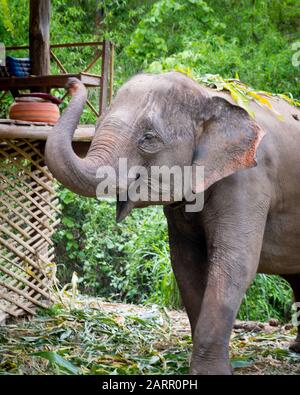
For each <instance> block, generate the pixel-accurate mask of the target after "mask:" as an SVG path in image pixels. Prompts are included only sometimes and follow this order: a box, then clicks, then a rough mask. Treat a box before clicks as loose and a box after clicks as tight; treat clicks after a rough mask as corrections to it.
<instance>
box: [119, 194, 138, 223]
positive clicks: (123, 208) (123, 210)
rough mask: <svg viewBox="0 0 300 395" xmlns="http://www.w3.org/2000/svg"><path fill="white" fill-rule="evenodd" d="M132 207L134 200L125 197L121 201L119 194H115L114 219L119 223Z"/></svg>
mask: <svg viewBox="0 0 300 395" xmlns="http://www.w3.org/2000/svg"><path fill="white" fill-rule="evenodd" d="M133 208H134V202H132V201H131V200H129V199H127V200H126V201H121V200H120V199H119V195H118V196H117V210H116V221H117V222H118V223H119V222H121V221H123V220H124V219H125V218H126V217H127V216H128V215H129V214H130V213H131V211H132V209H133Z"/></svg>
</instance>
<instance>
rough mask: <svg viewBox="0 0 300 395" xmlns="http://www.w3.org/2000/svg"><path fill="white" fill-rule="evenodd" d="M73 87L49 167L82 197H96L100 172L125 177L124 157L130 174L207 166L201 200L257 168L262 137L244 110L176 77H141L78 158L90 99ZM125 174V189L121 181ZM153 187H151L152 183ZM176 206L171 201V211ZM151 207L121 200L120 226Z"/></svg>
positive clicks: (51, 140) (50, 147)
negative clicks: (79, 131) (77, 135)
mask: <svg viewBox="0 0 300 395" xmlns="http://www.w3.org/2000/svg"><path fill="white" fill-rule="evenodd" d="M68 85H69V89H70V91H71V94H72V96H73V97H72V100H71V102H70V104H69V106H68V107H67V109H66V110H65V112H64V113H63V115H62V117H61V118H60V120H59V122H58V123H57V125H56V126H55V127H54V130H53V132H51V134H50V135H49V137H48V140H47V144H46V163H47V165H48V167H49V169H50V170H51V172H52V173H53V175H54V176H55V177H56V178H57V179H58V180H59V181H60V182H61V183H62V184H64V185H65V186H66V187H67V188H69V189H71V190H72V191H74V192H76V193H78V194H80V195H83V196H90V197H95V196H96V191H97V185H98V183H99V179H98V178H97V170H98V169H99V168H101V167H103V166H105V167H107V166H110V167H111V168H113V169H115V170H116V172H117V173H118V160H119V159H120V158H126V159H127V165H128V169H130V168H132V167H137V166H138V167H141V166H142V167H143V168H146V169H148V170H149V169H150V168H152V167H153V166H167V167H173V166H178V167H179V168H181V169H183V168H184V167H185V166H191V168H192V169H194V170H195V169H196V168H197V166H204V172H205V173H204V174H205V177H204V185H199V184H197V182H196V181H195V178H194V181H193V185H192V187H193V191H194V192H196V193H200V192H204V191H205V190H206V189H207V188H209V187H210V186H211V185H212V184H214V183H215V182H217V181H219V180H221V179H222V178H224V177H227V176H229V175H231V174H233V173H235V172H237V171H239V170H242V169H246V168H250V167H253V166H255V165H256V161H255V154H256V150H257V147H258V144H259V142H260V140H261V139H262V137H263V135H264V132H263V130H262V129H261V128H260V127H259V126H258V125H257V123H256V122H255V121H254V120H253V119H251V118H250V117H249V115H248V114H247V112H246V111H244V110H243V109H242V108H240V107H238V106H235V105H232V104H231V103H230V102H229V101H227V100H225V99H224V98H221V97H218V96H216V95H214V94H213V93H211V91H209V90H208V89H206V88H204V87H201V86H200V85H198V84H197V83H196V82H195V81H193V80H192V79H190V78H188V77H187V76H185V75H183V74H181V73H177V72H170V73H165V74H161V75H151V74H139V75H136V76H135V77H133V78H132V79H130V80H129V81H128V82H127V83H126V84H124V85H123V87H121V88H120V89H119V91H118V93H117V95H116V98H115V100H114V101H113V104H112V105H111V108H110V109H109V110H108V111H107V113H106V114H105V115H104V116H103V117H102V118H101V119H100V121H99V122H98V124H97V127H96V132H95V137H94V138H93V141H92V143H91V146H90V149H89V151H88V153H87V156H86V157H85V158H79V157H78V156H77V155H76V154H75V152H74V151H73V148H72V136H73V134H74V132H75V129H76V127H77V125H78V123H79V119H80V116H81V113H82V111H83V107H84V104H85V102H86V98H87V94H86V89H85V87H84V86H83V85H82V83H81V82H79V81H78V80H76V79H70V81H69V84H68ZM119 173H120V172H119ZM119 173H118V177H119V183H118V185H120V184H121V182H120V181H122V180H120V178H121V176H120V174H119ZM139 178H140V175H136V176H135V177H131V178H129V183H128V184H127V185H129V186H130V185H131V186H132V185H134V183H136V182H138V181H139V182H140V180H139ZM109 182H111V183H115V182H116V181H115V180H114V181H113V180H111V181H110V180H108V183H109ZM147 183H148V186H149V185H151V177H148V179H147ZM115 191H116V194H117V195H118V196H119V195H120V193H121V192H122V193H123V192H125V193H126V188H125V190H122V188H121V189H120V187H117V186H116V187H115ZM172 202H173V200H172V198H170V201H169V202H164V204H170V203H172ZM150 203H151V202H147V203H146V202H142V201H140V202H135V203H134V202H132V201H130V200H127V201H120V199H118V204H117V205H118V207H117V219H118V220H121V219H123V218H124V217H125V216H126V215H127V214H128V213H129V212H130V211H131V209H132V208H133V207H138V206H143V205H147V204H150ZM152 203H153V202H152ZM154 203H158V201H155V202H154Z"/></svg>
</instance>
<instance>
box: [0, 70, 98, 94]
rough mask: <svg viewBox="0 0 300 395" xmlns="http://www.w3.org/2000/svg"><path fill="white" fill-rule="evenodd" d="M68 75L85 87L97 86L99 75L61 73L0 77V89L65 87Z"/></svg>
mask: <svg viewBox="0 0 300 395" xmlns="http://www.w3.org/2000/svg"><path fill="white" fill-rule="evenodd" d="M70 77H75V78H78V79H79V80H80V81H81V82H82V83H83V84H84V85H85V86H87V87H99V86H100V84H101V77H100V76H97V75H93V74H85V73H80V74H61V75H44V76H29V77H9V78H1V79H0V91H1V90H3V91H7V90H11V89H31V88H32V87H38V88H39V89H42V88H47V89H51V88H65V86H66V83H67V81H68V79H69V78H70Z"/></svg>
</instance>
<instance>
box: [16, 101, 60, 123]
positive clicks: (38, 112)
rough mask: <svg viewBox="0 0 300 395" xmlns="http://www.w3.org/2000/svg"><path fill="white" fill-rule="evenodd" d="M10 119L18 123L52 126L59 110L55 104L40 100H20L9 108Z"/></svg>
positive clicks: (58, 115)
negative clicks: (28, 122)
mask: <svg viewBox="0 0 300 395" xmlns="http://www.w3.org/2000/svg"><path fill="white" fill-rule="evenodd" d="M9 117H10V119H17V120H19V121H32V122H45V123H49V124H50V125H54V124H55V123H56V122H57V121H58V119H59V117H60V113H59V108H58V106H57V105H56V104H54V103H51V102H49V101H45V100H42V99H32V98H30V99H29V98H22V99H20V98H19V99H18V98H17V99H16V102H15V103H13V104H12V105H11V106H10V109H9Z"/></svg>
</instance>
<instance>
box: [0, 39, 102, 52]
mask: <svg viewBox="0 0 300 395" xmlns="http://www.w3.org/2000/svg"><path fill="white" fill-rule="evenodd" d="M102 45H103V41H89V42H83V43H82V42H80V43H79V42H76V43H63V44H50V49H52V48H70V47H99V46H101V47H102ZM19 49H29V46H28V45H15V46H10V47H6V51H16V50H19Z"/></svg>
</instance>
